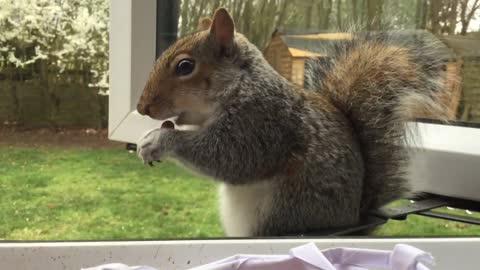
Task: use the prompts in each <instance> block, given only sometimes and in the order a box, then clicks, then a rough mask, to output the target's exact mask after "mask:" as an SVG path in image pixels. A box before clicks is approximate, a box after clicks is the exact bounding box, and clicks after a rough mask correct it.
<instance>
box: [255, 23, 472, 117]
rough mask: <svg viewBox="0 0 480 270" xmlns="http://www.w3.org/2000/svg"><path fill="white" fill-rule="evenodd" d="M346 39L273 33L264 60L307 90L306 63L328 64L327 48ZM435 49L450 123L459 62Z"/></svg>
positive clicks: (415, 35)
mask: <svg viewBox="0 0 480 270" xmlns="http://www.w3.org/2000/svg"><path fill="white" fill-rule="evenodd" d="M397 33H398V32H397ZM398 37H399V41H401V40H404V39H408V38H411V39H416V40H419V41H420V42H426V43H428V42H433V41H438V38H437V37H435V36H434V35H433V34H431V33H430V32H428V31H425V30H412V31H405V32H402V33H398ZM350 38H352V35H351V34H350V33H331V32H320V33H318V32H309V33H301V32H291V31H290V32H289V31H280V30H276V31H275V32H274V33H273V34H272V37H271V39H270V41H269V42H268V44H267V46H266V47H265V50H264V55H265V58H266V60H267V61H268V62H269V63H270V64H271V65H272V66H273V68H274V69H275V70H276V71H277V72H278V73H280V75H282V76H284V77H285V78H286V79H288V80H289V81H291V82H293V83H295V84H297V85H299V86H301V87H307V88H308V87H309V83H308V81H306V80H305V79H306V78H305V76H304V70H305V64H306V63H307V62H308V59H309V58H312V57H314V58H322V59H324V60H325V61H324V62H325V63H328V62H329V58H330V56H329V55H330V51H329V50H330V48H331V47H332V46H331V44H332V43H335V42H340V41H342V40H347V39H350ZM441 44H443V43H441ZM439 49H440V51H441V53H440V55H441V58H442V59H438V61H443V62H445V69H446V71H447V73H446V74H447V75H446V77H445V87H446V88H448V89H449V91H447V92H445V93H446V94H445V95H444V96H442V97H441V99H442V100H443V102H444V103H445V105H446V106H447V107H448V108H449V119H451V120H453V119H456V114H457V108H458V106H459V102H460V97H461V83H460V81H459V80H457V78H458V75H459V72H460V67H461V60H459V59H458V57H457V55H456V54H455V53H454V52H453V50H452V49H450V48H449V47H447V46H441V47H440V48H439ZM319 76H320V75H319ZM479 97H480V96H479ZM479 112H480V111H479ZM417 117H418V118H436V117H435V116H433V115H428V114H427V113H425V112H420V111H419V112H418V113H417ZM437 118H438V117H437Z"/></svg>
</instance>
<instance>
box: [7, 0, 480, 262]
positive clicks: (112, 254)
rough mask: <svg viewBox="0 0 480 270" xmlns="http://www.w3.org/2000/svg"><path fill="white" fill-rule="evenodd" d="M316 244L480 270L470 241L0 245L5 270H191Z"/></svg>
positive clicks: (479, 243) (476, 246) (478, 245)
mask: <svg viewBox="0 0 480 270" xmlns="http://www.w3.org/2000/svg"><path fill="white" fill-rule="evenodd" d="M115 1H118V0H115ZM135 1H138V0H135ZM310 242H313V243H315V244H316V245H317V247H318V248H319V249H321V250H322V249H328V248H333V247H354V248H371V249H383V250H392V249H393V247H394V246H395V244H408V245H412V246H414V247H417V248H419V249H421V250H424V251H426V252H430V253H431V254H432V255H433V256H434V258H435V264H436V266H435V267H433V268H432V269H435V270H451V269H459V270H460V269H461V270H477V269H478V259H477V257H478V251H479V250H480V238H465V237H463V238H461V237H458V238H385V239H376V238H372V239H361V238H360V239H348V238H347V239H339V238H333V239H328V238H327V239H318V238H314V239H308V238H303V239H285V238H284V239H217V240H172V241H115V242H108V241H106V242H99V241H96V242H93V241H92V242H40V243H28V242H25V243H21V242H13V243H2V242H0V262H1V266H2V269H32V270H33V269H49V270H61V269H81V268H88V267H93V266H97V265H101V264H106V263H124V264H128V265H130V266H133V265H148V266H152V267H156V268H157V269H190V268H192V267H195V266H200V265H204V264H207V263H209V262H213V261H216V260H220V259H223V258H226V257H230V256H233V255H235V254H266V255H268V254H271V255H281V254H288V250H289V249H290V248H293V247H297V246H300V245H303V244H306V243H310Z"/></svg>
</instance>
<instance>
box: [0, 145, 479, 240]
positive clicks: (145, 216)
mask: <svg viewBox="0 0 480 270" xmlns="http://www.w3.org/2000/svg"><path fill="white" fill-rule="evenodd" d="M216 200H217V197H216V187H215V184H214V183H213V182H212V181H209V180H207V179H202V178H200V177H197V176H193V175H192V174H190V173H187V172H186V171H185V170H183V169H181V168H179V167H177V166H176V165H174V164H173V163H170V162H163V163H161V164H159V165H157V166H155V167H153V168H150V167H148V166H144V165H143V164H142V163H141V162H140V160H139V159H137V157H136V156H135V155H134V154H130V153H128V152H127V151H125V150H124V149H120V148H118V149H117V148H98V149H82V148H69V149H63V148H51V147H38V148H34V147H19V146H6V145H0V239H7V240H46V239H48V240H61V239H69V240H74V239H141V238H142V239H143V238H148V239H152V238H156V239H159V238H179V237H180V238H183V237H219V236H222V229H221V227H220V224H219V221H218V214H217V204H216ZM447 211H452V210H447ZM454 212H455V213H457V214H458V213H460V211H454ZM462 212H463V211H462ZM475 215H476V216H480V215H478V214H475ZM377 234H379V235H397V236H398V235H440V234H442V235H480V226H474V225H465V224H461V223H455V222H446V221H440V220H435V219H430V218H423V217H419V216H412V217H410V218H409V219H408V220H407V221H406V222H395V221H392V222H389V223H388V224H387V225H386V226H383V227H382V228H381V229H380V230H379V231H378V232H377Z"/></svg>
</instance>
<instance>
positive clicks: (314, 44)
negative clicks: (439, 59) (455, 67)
mask: <svg viewBox="0 0 480 270" xmlns="http://www.w3.org/2000/svg"><path fill="white" fill-rule="evenodd" d="M394 33H395V35H392V38H393V39H392V41H393V42H394V43H395V42H396V41H398V44H399V45H401V44H402V43H405V42H408V41H415V42H419V41H420V42H424V43H432V42H435V41H438V38H437V37H436V36H435V35H433V34H432V33H430V32H428V31H426V30H404V31H394ZM275 34H277V35H279V36H280V38H281V39H282V40H283V42H284V43H285V44H286V45H287V47H288V48H289V50H290V52H291V53H292V49H294V50H300V51H303V52H311V53H313V54H317V55H329V54H331V52H330V50H331V48H332V47H333V46H332V45H333V44H335V43H337V42H341V41H342V40H348V39H350V38H352V34H351V33H332V32H317V33H314V32H306V33H301V32H299V31H276V32H275V33H274V35H275ZM441 44H442V45H443V46H440V47H439V48H438V49H439V50H440V54H439V55H441V56H443V58H447V59H452V58H455V57H456V55H455V53H454V51H453V50H452V49H450V48H448V47H447V46H446V45H445V44H444V43H441ZM292 55H293V53H292ZM293 56H294V55H293ZM306 56H312V55H307V54H305V57H306Z"/></svg>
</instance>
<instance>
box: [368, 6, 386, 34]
mask: <svg viewBox="0 0 480 270" xmlns="http://www.w3.org/2000/svg"><path fill="white" fill-rule="evenodd" d="M382 7H383V0H367V20H368V21H367V29H368V30H378V29H380V26H381V17H382V10H383V9H382Z"/></svg>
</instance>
